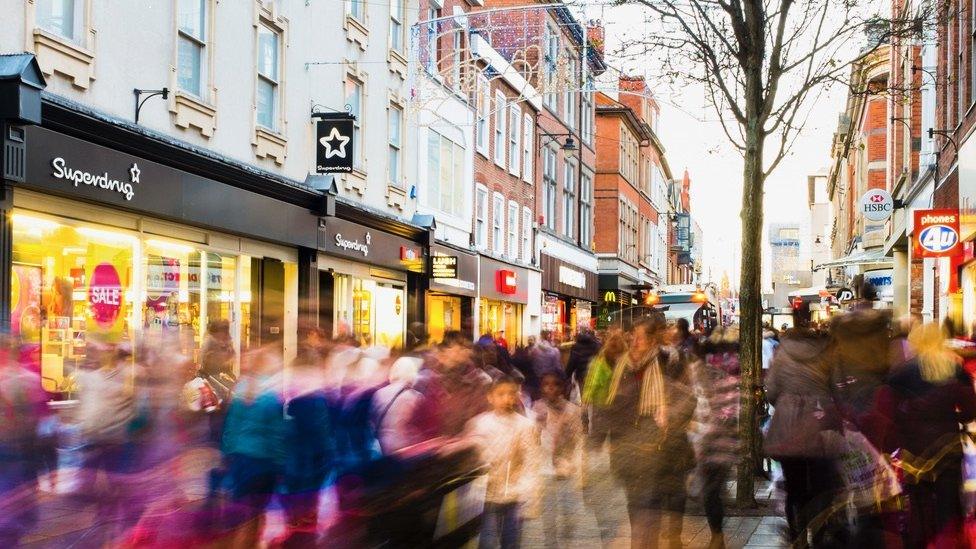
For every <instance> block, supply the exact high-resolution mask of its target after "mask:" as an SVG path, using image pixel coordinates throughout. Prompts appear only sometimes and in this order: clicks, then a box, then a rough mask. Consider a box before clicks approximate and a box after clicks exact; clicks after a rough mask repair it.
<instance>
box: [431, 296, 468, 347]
mask: <svg viewBox="0 0 976 549" xmlns="http://www.w3.org/2000/svg"><path fill="white" fill-rule="evenodd" d="M427 318H428V320H429V321H428V323H427V335H428V336H429V337H430V342H431V343H440V342H441V341H443V340H444V333H445V332H449V331H452V330H460V329H461V298H459V297H452V296H444V295H432V296H428V298H427Z"/></svg>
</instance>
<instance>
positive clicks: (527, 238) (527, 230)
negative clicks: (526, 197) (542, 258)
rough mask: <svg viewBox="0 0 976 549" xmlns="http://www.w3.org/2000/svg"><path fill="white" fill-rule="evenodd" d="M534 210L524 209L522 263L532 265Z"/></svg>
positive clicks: (524, 207) (525, 207)
mask: <svg viewBox="0 0 976 549" xmlns="http://www.w3.org/2000/svg"><path fill="white" fill-rule="evenodd" d="M532 255H533V254H532V209H531V208H529V207H528V206H523V207H522V261H524V262H525V263H532V259H533V258H532Z"/></svg>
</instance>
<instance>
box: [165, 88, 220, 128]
mask: <svg viewBox="0 0 976 549" xmlns="http://www.w3.org/2000/svg"><path fill="white" fill-rule="evenodd" d="M169 112H171V113H173V115H174V121H173V123H174V124H176V126H177V127H180V128H183V129H184V130H188V129H190V128H196V129H197V130H199V131H200V134H201V135H203V136H204V137H206V138H210V137H213V133H214V130H216V129H217V107H215V106H214V105H211V104H209V103H207V102H205V101H202V100H200V99H198V98H196V97H193V96H192V95H189V94H187V93H185V92H181V91H177V92H176V93H174V94H173V101H172V103H171V105H170V109H169Z"/></svg>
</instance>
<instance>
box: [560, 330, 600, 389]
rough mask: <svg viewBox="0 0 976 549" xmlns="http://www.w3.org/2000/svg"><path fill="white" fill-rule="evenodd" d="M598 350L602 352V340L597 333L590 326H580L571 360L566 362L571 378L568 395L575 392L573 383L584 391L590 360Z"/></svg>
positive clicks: (572, 349) (570, 351)
mask: <svg viewBox="0 0 976 549" xmlns="http://www.w3.org/2000/svg"><path fill="white" fill-rule="evenodd" d="M598 352H600V341H599V340H598V339H597V338H596V334H594V333H593V330H590V329H589V328H586V327H583V328H580V330H579V332H577V334H576V341H574V342H573V346H572V347H571V348H570V350H569V361H568V362H567V364H566V376H567V377H568V378H569V379H568V381H569V383H568V384H567V388H566V394H567V395H569V394H571V393H572V392H573V391H571V389H572V387H571V385H573V384H575V385H576V390H577V391H579V392H582V390H583V385H584V384H585V382H586V373H587V369H588V368H589V366H590V361H592V360H593V357H595V356H596V354H597V353H598Z"/></svg>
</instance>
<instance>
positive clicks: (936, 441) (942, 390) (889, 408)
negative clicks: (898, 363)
mask: <svg viewBox="0 0 976 549" xmlns="http://www.w3.org/2000/svg"><path fill="white" fill-rule="evenodd" d="M878 407H879V409H881V410H882V411H883V413H888V414H890V415H891V417H892V421H893V424H894V425H895V426H896V427H895V428H893V429H892V430H891V432H890V436H889V437H888V439H887V441H886V446H887V448H886V450H888V451H894V450H895V449H898V450H899V458H900V459H901V460H902V461H903V462H904V463H906V464H907V465H908V467H906V468H905V471H906V473H912V475H911V476H908V475H906V477H907V478H908V479H909V481H911V477H912V476H918V475H920V476H922V477H924V478H928V479H932V478H934V476H937V475H938V474H939V472H940V471H941V470H942V469H944V468H946V467H950V466H954V467H955V468H956V470H957V471H958V466H959V460H960V454H961V451H962V445H961V442H960V437H959V432H960V431H959V424H960V423H962V424H965V423H968V422H970V421H973V420H974V419H976V393H974V391H973V380H972V378H970V377H969V375H968V374H966V373H965V372H964V371H963V370H962V369H961V368H959V369H958V370H957V372H956V376H955V377H953V378H951V379H949V380H947V381H946V382H944V383H941V384H936V383H932V382H929V381H925V380H924V379H923V378H922V376H921V373H920V371H919V365H918V362H917V360H914V359H913V360H911V361H909V362H908V363H907V364H905V365H904V366H903V367H900V368H898V369H897V371H895V372H892V374H891V375H890V376H889V378H888V386H887V387H885V388H884V389H883V390H882V391H880V392H879V395H878ZM918 468H920V469H921V470H917V469H918Z"/></svg>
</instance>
